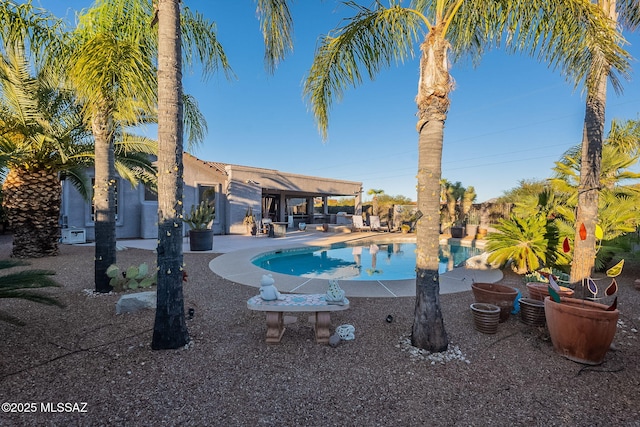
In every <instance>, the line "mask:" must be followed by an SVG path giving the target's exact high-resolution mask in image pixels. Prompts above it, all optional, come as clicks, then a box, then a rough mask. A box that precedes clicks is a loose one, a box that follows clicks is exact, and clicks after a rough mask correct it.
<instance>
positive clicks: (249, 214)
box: [242, 206, 258, 236]
mask: <svg viewBox="0 0 640 427" xmlns="http://www.w3.org/2000/svg"><path fill="white" fill-rule="evenodd" d="M242 223H243V224H244V227H245V229H246V230H247V234H251V235H253V236H255V235H256V232H257V230H258V228H257V226H256V217H255V216H253V209H252V208H251V206H249V207H248V208H247V211H246V212H245V213H244V218H243V219H242Z"/></svg>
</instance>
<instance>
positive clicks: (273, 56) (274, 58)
mask: <svg viewBox="0 0 640 427" xmlns="http://www.w3.org/2000/svg"><path fill="white" fill-rule="evenodd" d="M257 3H258V10H257V12H258V17H259V19H260V28H261V30H262V35H263V38H264V45H265V53H264V62H265V66H266V68H267V71H268V72H269V73H273V72H274V71H275V69H276V67H277V66H278V63H279V62H280V61H281V60H282V59H283V58H284V57H285V56H286V55H287V54H288V53H290V52H292V51H293V19H292V18H291V13H290V12H289V7H288V4H287V0H258V1H257Z"/></svg>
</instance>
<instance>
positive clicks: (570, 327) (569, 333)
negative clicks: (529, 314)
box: [544, 297, 619, 365]
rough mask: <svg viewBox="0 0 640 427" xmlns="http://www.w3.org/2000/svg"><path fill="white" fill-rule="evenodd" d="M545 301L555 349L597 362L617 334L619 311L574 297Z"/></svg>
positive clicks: (587, 360) (593, 363) (563, 353)
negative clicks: (609, 309) (558, 300)
mask: <svg viewBox="0 0 640 427" xmlns="http://www.w3.org/2000/svg"><path fill="white" fill-rule="evenodd" d="M560 300H561V302H560V303H557V302H554V301H553V300H552V299H551V298H550V297H547V298H545V300H544V312H545V317H546V319H547V328H548V329H549V335H550V336H551V342H552V343H553V348H554V349H555V351H556V352H558V353H560V354H561V355H563V356H564V357H566V358H567V359H569V360H573V361H574V362H579V363H585V364H587V365H599V364H600V363H602V362H603V361H604V357H605V355H606V354H607V351H608V350H609V346H611V342H612V341H613V337H614V336H615V334H616V325H617V322H618V316H619V311H618V310H613V311H607V306H606V305H604V304H599V303H596V302H592V301H586V300H581V299H575V298H565V297H561V298H560Z"/></svg>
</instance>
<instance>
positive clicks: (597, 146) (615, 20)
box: [570, 0, 640, 283]
mask: <svg viewBox="0 0 640 427" xmlns="http://www.w3.org/2000/svg"><path fill="white" fill-rule="evenodd" d="M595 5H596V6H597V7H598V8H600V9H601V11H602V13H603V14H604V15H605V16H606V17H607V18H608V19H609V25H610V27H611V29H613V30H618V26H621V27H624V26H626V27H627V28H628V29H630V30H633V29H635V28H637V27H638V25H640V4H639V3H638V2H637V1H635V0H598V1H596V2H595ZM619 40H620V43H622V36H620V37H619ZM589 53H590V61H591V63H592V66H591V67H589V70H588V76H587V80H588V82H589V85H588V88H587V100H586V108H585V118H584V130H583V134H582V161H581V166H580V190H579V192H578V211H577V215H576V227H575V229H576V231H575V239H574V251H573V252H574V254H573V262H572V264H571V279H570V280H571V282H572V283H578V282H580V281H581V280H583V279H586V278H587V277H590V276H591V273H592V271H593V267H594V262H595V254H596V238H595V227H596V223H597V222H598V195H599V191H600V181H599V179H600V167H601V165H600V163H601V161H602V143H603V138H604V124H605V109H606V102H607V82H608V80H611V82H612V83H613V85H614V88H616V89H620V86H619V84H618V82H617V81H616V79H615V76H614V74H613V73H612V72H611V70H612V69H613V67H614V66H613V64H610V63H609V62H608V58H607V57H606V55H605V54H604V53H603V52H602V51H600V49H599V48H598V47H597V46H593V47H592V48H591V49H590V50H589ZM578 224H584V226H585V228H586V230H587V236H586V238H585V239H583V238H581V237H580V231H579V230H580V227H579V226H578Z"/></svg>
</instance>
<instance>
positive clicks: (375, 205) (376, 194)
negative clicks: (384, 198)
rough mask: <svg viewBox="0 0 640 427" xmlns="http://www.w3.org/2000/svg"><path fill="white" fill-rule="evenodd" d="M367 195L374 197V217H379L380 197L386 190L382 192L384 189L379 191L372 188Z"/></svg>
mask: <svg viewBox="0 0 640 427" xmlns="http://www.w3.org/2000/svg"><path fill="white" fill-rule="evenodd" d="M367 194H368V195H373V200H372V203H373V208H372V210H373V215H374V216H377V215H378V196H379V195H381V194H384V190H382V189H380V190H377V189H375V188H371V189H369V191H367Z"/></svg>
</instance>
